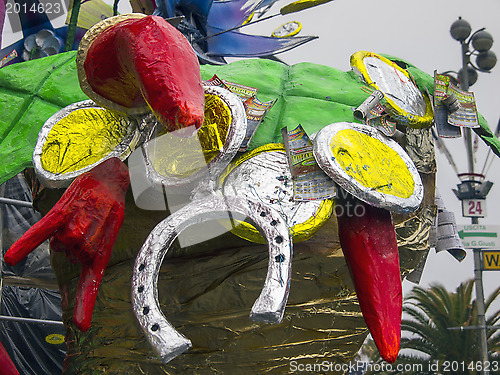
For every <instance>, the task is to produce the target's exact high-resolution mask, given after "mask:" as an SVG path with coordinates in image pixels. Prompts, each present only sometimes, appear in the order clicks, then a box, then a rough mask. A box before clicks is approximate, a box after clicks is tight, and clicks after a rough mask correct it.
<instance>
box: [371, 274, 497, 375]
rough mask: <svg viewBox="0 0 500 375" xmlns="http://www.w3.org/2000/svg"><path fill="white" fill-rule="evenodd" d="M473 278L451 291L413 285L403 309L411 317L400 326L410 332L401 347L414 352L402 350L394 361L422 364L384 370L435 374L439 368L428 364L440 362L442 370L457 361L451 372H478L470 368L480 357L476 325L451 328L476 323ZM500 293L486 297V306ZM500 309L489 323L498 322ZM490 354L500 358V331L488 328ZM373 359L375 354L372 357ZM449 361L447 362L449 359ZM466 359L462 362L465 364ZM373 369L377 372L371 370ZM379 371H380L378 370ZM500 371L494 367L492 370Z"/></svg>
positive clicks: (486, 308)
mask: <svg viewBox="0 0 500 375" xmlns="http://www.w3.org/2000/svg"><path fill="white" fill-rule="evenodd" d="M473 287H474V280H468V281H465V282H464V283H462V284H460V285H459V286H458V288H457V289H456V292H454V293H450V292H448V291H447V290H446V289H445V288H444V286H442V285H438V284H434V285H431V287H430V288H429V289H423V288H421V287H415V288H413V290H412V292H411V294H410V296H409V297H408V298H406V300H405V304H404V306H403V311H404V312H405V313H406V314H407V316H408V317H409V318H410V319H403V321H402V324H401V329H402V331H403V332H406V333H409V334H406V335H403V336H404V337H403V338H402V340H401V349H411V350H412V353H414V354H400V355H399V356H398V360H397V361H396V362H395V363H394V364H393V366H392V368H393V369H395V368H396V367H397V365H398V364H402V365H405V364H411V363H413V364H421V365H422V367H415V369H416V370H415V371H410V368H411V367H410V366H408V367H405V370H404V371H391V372H387V371H386V372H385V373H390V374H402V373H404V374H412V373H416V374H426V373H429V374H435V373H436V371H435V370H436V368H435V367H434V368H433V369H431V368H429V364H430V363H434V364H435V366H437V364H438V363H439V366H441V370H443V367H442V366H443V364H444V363H449V364H451V363H456V364H458V366H455V367H454V368H453V369H451V367H450V369H449V372H448V373H449V374H476V373H477V372H476V371H475V369H472V368H468V364H470V363H471V362H473V361H474V362H475V361H479V358H480V357H479V347H478V345H479V344H478V331H477V330H475V329H463V330H457V329H450V328H455V327H467V326H477V325H478V318H477V308H476V301H475V300H472V292H473ZM499 295H500V287H498V288H497V289H496V290H495V291H494V292H493V293H492V294H491V295H490V296H488V298H487V300H486V301H485V310H486V312H487V311H488V308H489V307H490V306H491V304H492V302H493V301H495V299H496V298H497V297H498V296H499ZM499 322H500V310H499V311H497V312H495V313H494V314H492V315H491V316H489V317H488V319H487V320H486V325H487V326H494V325H498V323H499ZM487 339H488V350H489V358H490V360H491V361H493V360H495V361H500V333H498V332H496V331H495V330H492V329H490V330H488V331H487ZM372 359H373V358H372ZM446 361H447V362H446ZM462 363H463V365H462ZM371 373H374V372H371ZM379 373H380V372H379ZM494 373H496V374H499V373H500V371H499V372H497V371H491V370H490V374H494Z"/></svg>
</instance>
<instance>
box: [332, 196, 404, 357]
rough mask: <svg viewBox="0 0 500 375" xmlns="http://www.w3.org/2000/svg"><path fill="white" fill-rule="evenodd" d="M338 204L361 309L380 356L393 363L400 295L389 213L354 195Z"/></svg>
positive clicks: (343, 240) (341, 234)
mask: <svg viewBox="0 0 500 375" xmlns="http://www.w3.org/2000/svg"><path fill="white" fill-rule="evenodd" d="M337 205H338V207H337V208H336V209H335V211H336V213H337V221H338V226H339V238H340V244H341V245H342V251H343V252H344V257H345V260H346V263H347V266H348V267H349V272H350V274H351V278H352V280H353V282H354V288H355V290H356V294H357V296H358V301H359V306H360V308H361V312H362V313H363V317H364V319H365V322H366V325H367V327H368V329H369V330H370V333H371V335H372V337H373V340H374V341H375V344H376V345H377V348H378V350H379V353H380V355H381V356H382V358H383V359H385V360H386V361H387V362H389V363H393V362H394V361H395V360H396V358H397V356H398V352H399V345H400V341H401V313H402V305H403V300H402V296H403V295H402V286H401V275H400V270H399V253H398V246H397V240H396V232H395V229H394V224H393V222H392V217H391V213H390V212H389V211H387V210H384V209H381V208H376V207H373V206H370V205H368V204H366V203H363V202H361V201H360V200H358V199H356V198H353V197H349V198H347V199H339V200H338V202H337Z"/></svg>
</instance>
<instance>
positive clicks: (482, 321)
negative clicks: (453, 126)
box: [460, 41, 490, 375]
mask: <svg viewBox="0 0 500 375" xmlns="http://www.w3.org/2000/svg"><path fill="white" fill-rule="evenodd" d="M460 44H461V46H462V76H461V77H460V88H461V89H462V90H463V91H469V72H468V70H467V67H468V65H469V55H468V52H469V45H468V43H466V42H465V41H461V42H460ZM465 146H466V148H467V161H468V166H469V173H474V154H473V148H472V134H471V130H470V128H466V129H465ZM471 222H472V224H478V223H479V219H478V218H477V217H473V218H471ZM473 251H474V282H475V287H476V304H477V319H478V325H479V332H478V333H479V359H480V361H481V362H482V363H483V366H482V369H481V374H484V375H489V373H490V371H489V369H485V364H486V363H487V362H488V340H487V333H486V318H485V307H484V291H483V271H482V270H481V249H474V250H473Z"/></svg>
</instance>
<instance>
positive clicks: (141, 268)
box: [139, 263, 146, 271]
mask: <svg viewBox="0 0 500 375" xmlns="http://www.w3.org/2000/svg"><path fill="white" fill-rule="evenodd" d="M144 268H146V265H145V264H144V263H142V264H141V265H139V271H142V270H143V269H144Z"/></svg>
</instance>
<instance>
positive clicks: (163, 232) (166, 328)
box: [132, 194, 293, 363]
mask: <svg viewBox="0 0 500 375" xmlns="http://www.w3.org/2000/svg"><path fill="white" fill-rule="evenodd" d="M228 212H229V213H231V212H235V213H238V214H243V215H245V216H247V217H249V218H250V219H252V220H253V222H254V223H255V225H257V226H258V227H259V228H260V229H261V231H262V233H263V235H264V236H265V238H266V241H267V243H268V248H269V263H268V268H267V276H266V280H265V282H264V287H263V288H262V291H261V293H260V296H259V298H257V300H256V301H255V303H254V305H253V307H252V310H251V313H250V319H251V320H253V321H256V322H266V323H279V322H281V320H282V319H283V314H284V313H285V306H286V303H287V300H288V294H289V291H290V280H291V266H292V253H293V250H292V241H291V238H290V231H289V228H288V226H287V224H286V222H285V220H284V219H283V218H282V217H281V215H280V214H279V213H278V212H277V211H275V210H274V209H273V208H271V207H266V206H264V205H263V204H261V203H259V202H256V201H252V200H248V199H246V198H245V199H242V198H238V197H230V196H222V195H221V194H212V195H210V196H209V197H206V198H205V199H204V200H203V201H199V200H195V201H193V202H191V203H189V204H188V205H186V206H184V207H183V208H181V209H180V210H178V211H176V212H175V213H173V214H172V215H170V216H169V217H167V218H166V219H165V220H163V221H162V222H160V223H159V224H158V225H157V226H156V227H155V228H154V229H153V230H152V232H151V233H150V234H149V236H148V238H147V239H146V241H145V242H144V245H143V246H142V248H141V250H140V251H139V253H138V255H137V258H136V261H135V265H134V271H133V275H132V306H133V310H134V314H135V316H136V318H137V320H138V321H139V324H140V326H141V328H142V330H143V331H144V334H145V335H146V337H147V339H148V341H149V342H150V344H151V346H152V347H153V348H154V350H155V351H156V352H157V354H158V355H159V356H160V358H161V360H162V361H163V362H164V363H167V362H169V361H171V360H172V359H174V358H175V357H177V356H178V355H180V354H181V353H183V352H184V351H186V350H188V349H189V348H190V347H191V346H192V344H191V341H190V340H189V339H188V338H186V337H185V336H184V335H182V334H181V333H179V332H178V331H177V330H176V329H175V328H174V327H173V326H172V325H171V324H170V323H169V322H168V321H167V319H166V318H165V316H164V315H163V313H162V311H161V309H160V306H159V303H158V285H157V284H158V275H159V271H160V267H161V264H162V262H163V258H164V257H165V254H166V253H167V251H168V249H169V248H170V246H171V245H172V243H173V241H174V240H175V239H176V238H177V236H178V235H179V233H181V232H182V231H183V230H184V229H186V228H188V227H189V226H191V225H193V224H198V223H203V222H205V221H208V220H213V219H219V218H223V217H227V213H228Z"/></svg>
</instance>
